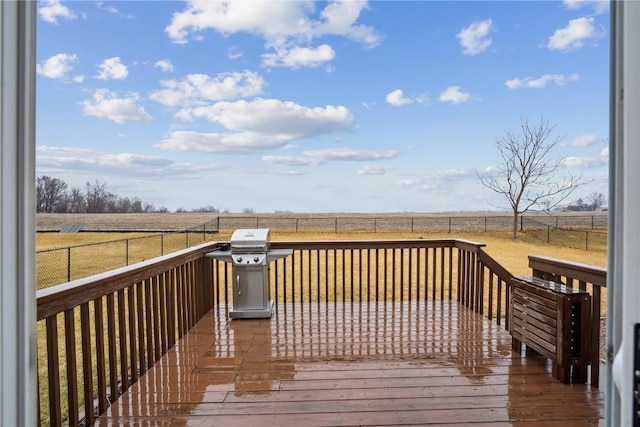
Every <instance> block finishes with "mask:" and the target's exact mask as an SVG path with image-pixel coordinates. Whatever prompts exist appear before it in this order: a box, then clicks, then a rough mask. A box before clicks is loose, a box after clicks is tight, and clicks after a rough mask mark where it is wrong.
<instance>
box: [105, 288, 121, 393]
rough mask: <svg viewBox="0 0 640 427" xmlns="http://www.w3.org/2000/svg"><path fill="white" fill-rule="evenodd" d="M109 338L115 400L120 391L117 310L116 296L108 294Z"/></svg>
mask: <svg viewBox="0 0 640 427" xmlns="http://www.w3.org/2000/svg"><path fill="white" fill-rule="evenodd" d="M107 339H108V342H109V395H110V397H109V400H110V401H111V402H115V401H116V399H117V398H118V396H120V393H119V391H118V358H117V350H116V310H115V302H114V296H113V294H112V293H110V294H108V295H107Z"/></svg>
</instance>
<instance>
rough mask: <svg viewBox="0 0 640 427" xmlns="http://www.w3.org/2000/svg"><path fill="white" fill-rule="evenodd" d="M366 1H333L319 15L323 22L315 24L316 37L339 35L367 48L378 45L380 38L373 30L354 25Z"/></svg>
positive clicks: (365, 6)
mask: <svg viewBox="0 0 640 427" xmlns="http://www.w3.org/2000/svg"><path fill="white" fill-rule="evenodd" d="M367 7H368V4H367V2H366V1H362V0H355V1H333V2H331V3H329V4H328V5H327V7H325V8H324V10H323V11H322V13H321V16H322V18H324V20H323V21H321V22H320V23H317V25H316V27H315V31H314V33H315V34H316V35H339V36H344V37H347V38H350V39H352V40H355V41H358V42H360V43H362V44H364V45H365V46H367V47H375V46H377V45H378V44H379V43H380V36H378V35H377V34H376V32H375V30H374V29H373V28H371V27H368V26H365V25H355V23H356V21H357V20H358V18H359V17H360V12H362V10H363V9H366V8H367Z"/></svg>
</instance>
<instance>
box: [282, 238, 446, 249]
mask: <svg viewBox="0 0 640 427" xmlns="http://www.w3.org/2000/svg"><path fill="white" fill-rule="evenodd" d="M270 244H271V248H273V249H283V248H287V249H384V248H387V249H394V248H436V247H455V246H456V239H394V240H389V239H380V240H377V239H373V240H305V241H299V240H298V241H282V240H275V241H274V240H272V241H271V242H270Z"/></svg>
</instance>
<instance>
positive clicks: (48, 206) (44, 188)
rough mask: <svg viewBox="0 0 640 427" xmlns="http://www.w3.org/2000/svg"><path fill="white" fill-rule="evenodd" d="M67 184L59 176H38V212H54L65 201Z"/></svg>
mask: <svg viewBox="0 0 640 427" xmlns="http://www.w3.org/2000/svg"><path fill="white" fill-rule="evenodd" d="M66 191H67V184H66V183H65V182H64V181H63V180H61V179H58V178H52V177H50V176H41V177H38V178H36V210H37V212H53V211H55V209H56V207H57V206H58V205H60V204H61V203H62V202H63V199H64V196H65V193H66Z"/></svg>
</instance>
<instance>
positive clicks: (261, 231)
mask: <svg viewBox="0 0 640 427" xmlns="http://www.w3.org/2000/svg"><path fill="white" fill-rule="evenodd" d="M269 234H270V233H269V229H268V228H255V229H239V230H236V231H234V232H233V234H232V235H231V240H230V242H229V249H228V250H227V249H226V248H224V249H225V250H216V251H212V252H209V253H207V256H208V257H211V258H214V259H218V260H221V261H224V262H229V263H231V264H232V266H233V268H232V275H233V306H232V309H231V310H230V311H229V317H231V318H232V319H254V318H268V317H271V313H272V312H273V301H271V295H270V294H271V284H270V280H269V279H270V275H269V263H270V262H272V261H275V260H277V259H280V258H284V257H287V256H289V255H291V253H292V252H293V251H292V250H291V249H276V250H270V249H269V247H270V240H269Z"/></svg>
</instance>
